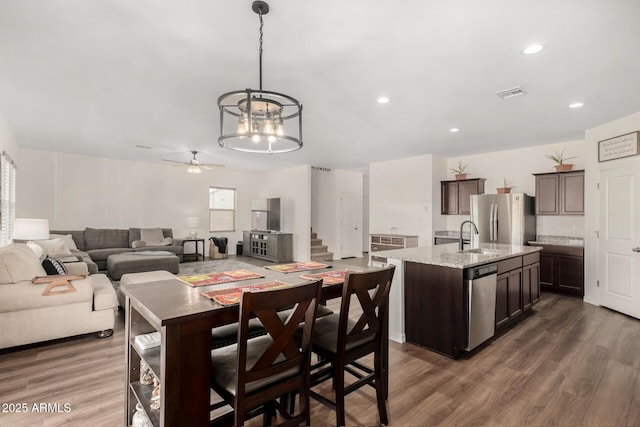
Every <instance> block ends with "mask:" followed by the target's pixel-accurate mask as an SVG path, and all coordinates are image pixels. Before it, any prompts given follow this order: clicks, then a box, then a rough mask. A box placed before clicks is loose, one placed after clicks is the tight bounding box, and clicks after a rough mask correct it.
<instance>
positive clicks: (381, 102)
mask: <svg viewBox="0 0 640 427" xmlns="http://www.w3.org/2000/svg"><path fill="white" fill-rule="evenodd" d="M388 102H389V98H387V97H386V96H381V97H380V98H378V104H386V103H388Z"/></svg>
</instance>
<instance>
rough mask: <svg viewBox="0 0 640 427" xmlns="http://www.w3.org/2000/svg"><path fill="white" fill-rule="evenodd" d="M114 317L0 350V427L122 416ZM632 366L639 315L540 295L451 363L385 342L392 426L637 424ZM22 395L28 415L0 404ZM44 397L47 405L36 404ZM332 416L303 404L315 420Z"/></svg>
mask: <svg viewBox="0 0 640 427" xmlns="http://www.w3.org/2000/svg"><path fill="white" fill-rule="evenodd" d="M348 262H349V261H345V264H347V265H348ZM123 325H124V314H123V312H122V311H120V312H119V314H118V317H117V319H116V329H115V333H114V335H113V336H112V337H110V338H107V339H96V338H94V337H93V336H92V335H88V336H82V337H76V338H71V339H65V340H59V341H55V342H49V343H45V344H39V345H34V346H29V347H23V348H20V349H14V350H11V351H9V352H5V353H4V354H0V404H1V405H2V407H1V408H0V411H1V412H0V425H1V426H12V427H13V426H92V427H97V426H120V425H122V421H123V410H124V396H125V385H124V384H125V383H124V375H125V374H124V329H123ZM639 372H640V321H638V320H636V319H632V318H629V317H626V316H624V315H622V314H619V313H616V312H613V311H610V310H607V309H605V308H600V307H595V306H592V305H589V304H585V303H583V302H582V301H581V300H579V299H575V298H569V297H564V296H559V295H554V294H543V295H542V300H541V302H540V303H539V304H538V305H536V307H535V313H534V314H533V315H532V316H531V317H529V318H528V319H526V320H525V321H523V322H522V323H520V324H519V325H517V326H516V327H514V328H513V329H511V330H509V331H508V332H507V333H505V334H504V335H502V336H501V337H499V338H498V339H496V340H494V342H492V343H490V344H489V345H487V346H485V347H483V348H481V349H480V350H479V351H477V352H476V353H475V354H472V355H470V356H468V357H463V358H461V359H460V360H457V361H454V360H451V359H448V358H446V357H443V356H440V355H438V354H435V353H432V352H430V351H428V350H425V349H422V348H419V347H416V346H414V345H411V344H396V343H391V346H390V391H389V402H388V408H389V418H390V425H392V426H435V425H447V426H526V425H531V426H555V425H566V426H640V375H639ZM23 403H24V404H26V406H27V409H28V412H27V413H8V412H6V411H8V410H13V409H15V406H13V407H12V406H10V405H12V404H13V405H16V404H23ZM41 403H45V404H54V405H49V407H48V408H44V409H47V412H34V404H36V405H39V404H41ZM55 404H59V411H60V412H57V411H56V409H57V408H56V407H55ZM64 404H69V405H70V411H69V412H64ZM36 408H40V406H36ZM334 419H335V417H334V413H333V412H332V411H330V410H329V409H327V408H326V407H324V406H322V405H320V404H319V403H317V402H314V401H312V415H311V421H312V425H313V426H329V425H333V424H334ZM259 424H260V423H259V420H258V419H256V420H253V421H252V423H251V425H259ZM347 424H348V425H354V426H355V425H362V426H373V425H377V424H378V414H377V409H376V403H375V393H374V391H373V389H370V388H364V389H361V390H359V391H357V392H355V393H353V394H351V395H350V396H349V397H347Z"/></svg>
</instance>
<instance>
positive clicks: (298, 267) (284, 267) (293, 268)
mask: <svg viewBox="0 0 640 427" xmlns="http://www.w3.org/2000/svg"><path fill="white" fill-rule="evenodd" d="M329 267H331V266H330V265H329V264H323V263H321V262H315V261H310V262H293V263H291V264H278V265H269V266H266V267H265V268H268V269H269V270H273V271H278V272H280V273H296V272H298V271H307V270H317V269H319V268H329Z"/></svg>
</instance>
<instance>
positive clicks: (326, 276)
mask: <svg viewBox="0 0 640 427" xmlns="http://www.w3.org/2000/svg"><path fill="white" fill-rule="evenodd" d="M347 273H353V271H351V270H336V271H325V272H322V273H305V274H301V275H300V278H302V279H307V280H318V279H322V285H323V286H324V285H338V284H340V283H344V279H345V277H346V276H347Z"/></svg>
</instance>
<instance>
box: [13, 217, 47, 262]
mask: <svg viewBox="0 0 640 427" xmlns="http://www.w3.org/2000/svg"><path fill="white" fill-rule="evenodd" d="M11 238H12V239H14V240H28V242H27V246H29V247H30V248H31V250H32V251H33V253H35V254H36V256H37V257H38V258H40V256H41V255H42V248H41V247H40V246H39V245H37V244H35V243H33V241H34V240H46V239H48V238H49V220H48V219H28V218H16V221H15V223H14V225H13V235H12V236H11Z"/></svg>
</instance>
